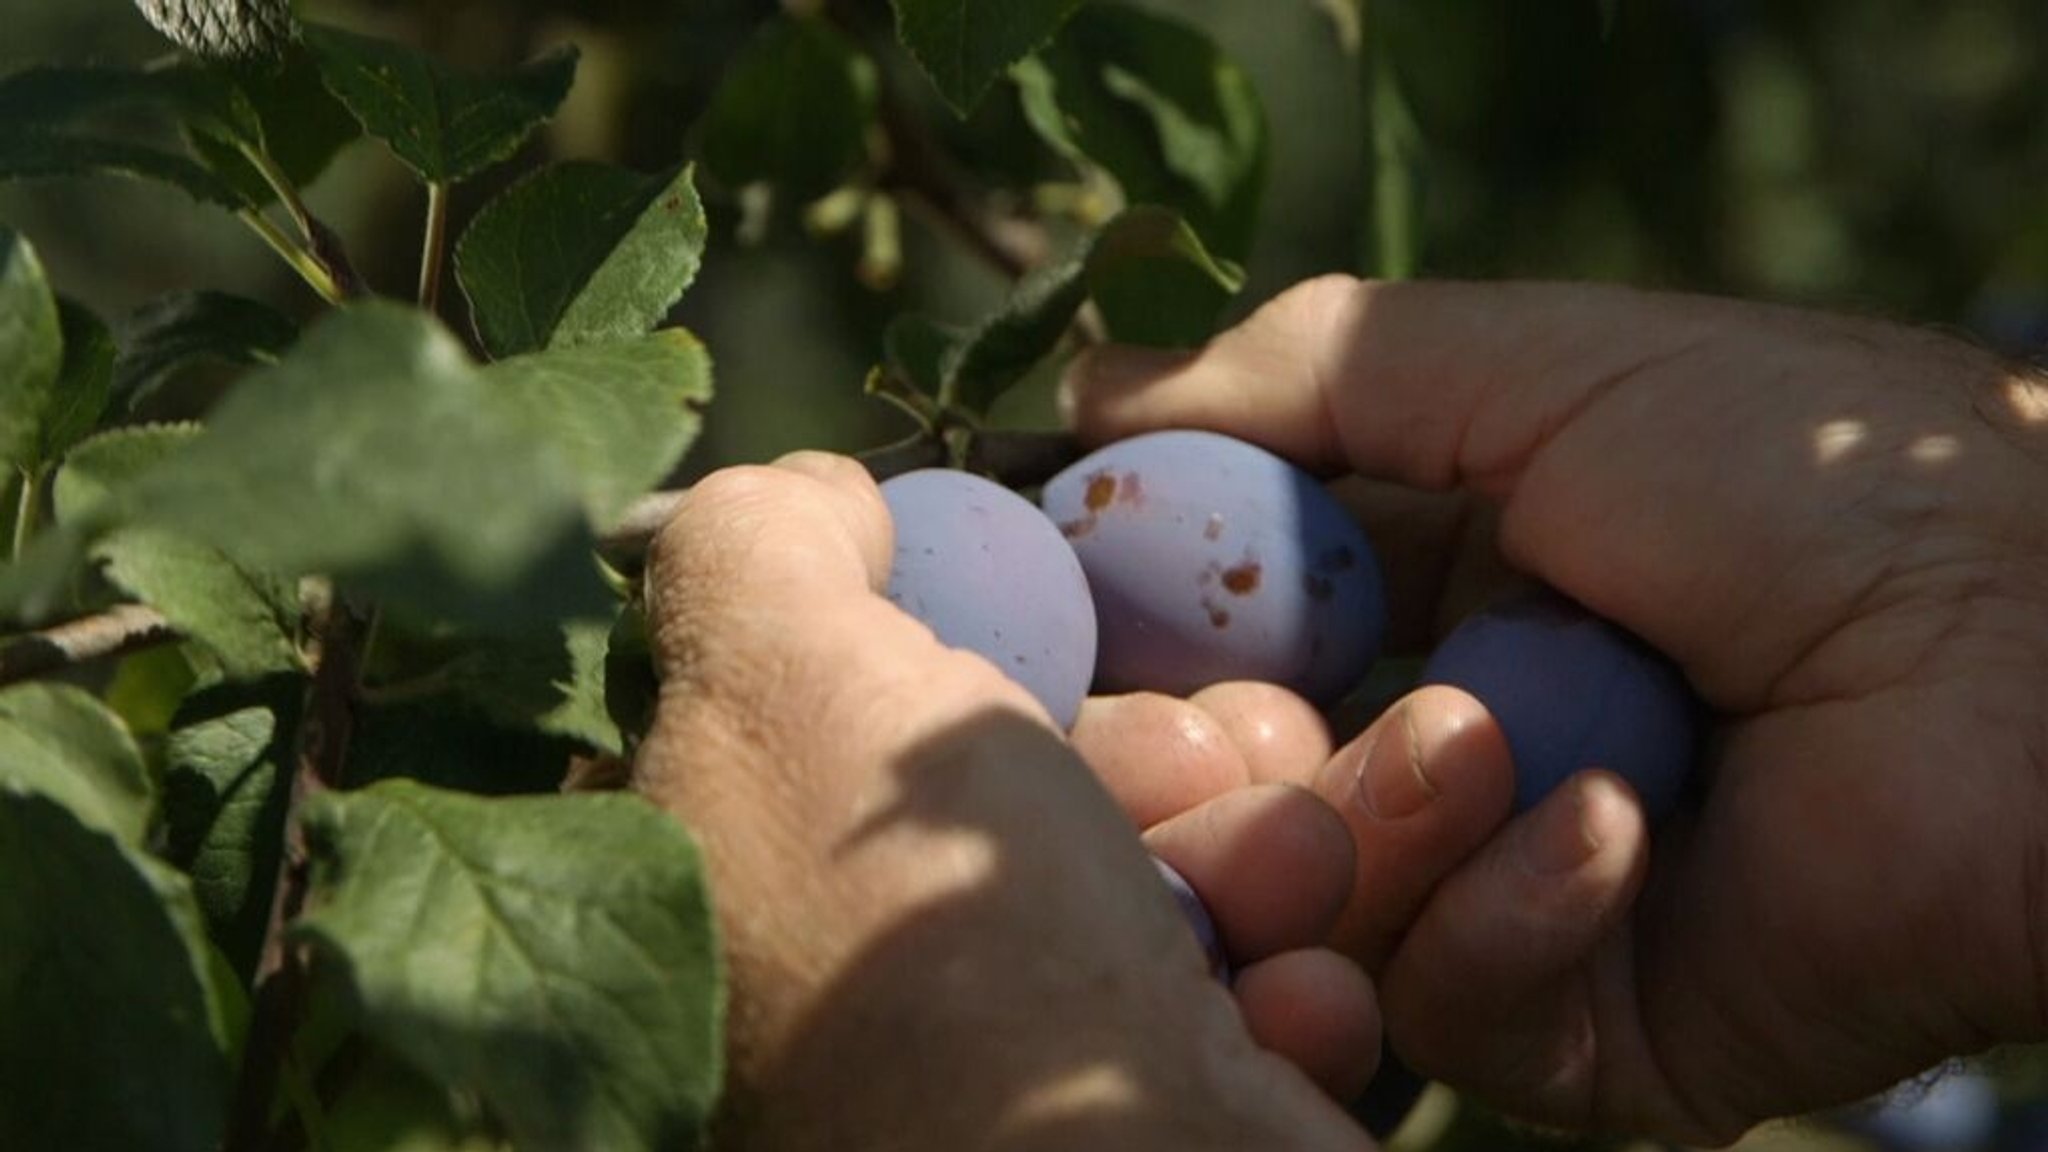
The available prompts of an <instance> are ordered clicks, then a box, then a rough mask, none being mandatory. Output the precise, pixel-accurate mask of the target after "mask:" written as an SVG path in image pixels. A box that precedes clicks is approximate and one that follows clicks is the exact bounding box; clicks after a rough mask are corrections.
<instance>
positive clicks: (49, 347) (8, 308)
mask: <svg viewBox="0 0 2048 1152" xmlns="http://www.w3.org/2000/svg"><path fill="white" fill-rule="evenodd" d="M63 369H64V332H63V326H62V324H61V321H60V319H59V317H58V313H57V298H56V296H54V295H52V294H51V292H50V285H49V282H48V281H47V280H46V279H45V278H44V276H43V264H42V261H41V260H39V259H37V258H36V252H35V249H34V248H32V247H30V246H29V243H28V241H27V240H25V239H23V238H22V237H21V235H20V234H19V233H16V232H14V231H12V230H11V229H7V228H4V227H0V464H4V465H6V466H8V467H13V468H25V467H30V466H32V465H34V464H35V463H37V457H38V455H39V454H38V452H37V447H38V445H39V444H40V443H41V442H42V438H43V428H44V424H45V423H46V421H47V418H48V415H49V412H50V410H51V408H53V407H54V406H55V405H56V402H57V384H58V379H59V377H60V376H61V374H62V372H63Z"/></svg>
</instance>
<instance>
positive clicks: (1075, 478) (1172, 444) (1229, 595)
mask: <svg viewBox="0 0 2048 1152" xmlns="http://www.w3.org/2000/svg"><path fill="white" fill-rule="evenodd" d="M1039 502H1040V504H1042V505H1043V506H1044V508H1045V511H1046V514H1047V515H1048V516H1050V517H1052V519H1053V520H1054V521H1055V522H1056V523H1058V524H1059V526H1060V530H1061V531H1062V532H1064V533H1065V534H1066V537H1067V540H1068V542H1069V543H1071V544H1072V545H1073V546H1074V553H1075V554H1076V555H1078V556H1079V557H1080V558H1081V567H1082V568H1083V569H1085V570H1086V572H1087V574H1088V587H1089V589H1090V591H1091V592H1092V593H1093V594H1094V597H1095V617H1096V620H1097V622H1098V626H1099V628H1100V632H1101V641H1100V649H1101V651H1100V655H1099V657H1098V659H1097V661H1096V668H1095V684H1096V687H1097V689H1098V690H1101V691H1108V692H1131V691H1139V690H1149V691H1154V692H1165V693H1170V694H1173V695H1186V694H1187V693H1191V692H1194V691H1196V690H1197V689H1200V688H1203V687H1206V686H1208V685H1210V684H1214V683H1217V682H1219V681H1224V680H1263V681H1267V682H1269V683H1273V684H1280V685H1284V686H1286V687H1288V688H1292V689H1293V690H1295V691H1296V692H1299V693H1301V694H1302V695H1303V696H1305V697H1307V698H1309V699H1310V700H1312V701H1315V702H1317V703H1321V704H1327V703H1329V702H1330V701H1332V700H1334V699H1335V698H1336V697H1337V696H1339V695H1341V694H1342V693H1343V692H1344V691H1345V690H1346V689H1347V688H1350V687H1351V686H1352V685H1353V684H1354V683H1355V682H1356V681H1357V680H1358V679H1359V677H1360V676H1361V675H1362V674H1363V673H1364V672H1365V670H1366V668H1367V666H1368V665H1370V664H1371V663H1372V661H1373V659H1374V657H1375V656H1377V655H1378V653H1379V646H1380V639H1381V637H1382V635H1383V634H1384V632H1385V630H1386V603H1385V596H1384V593H1383V590H1382V588H1381V584H1380V571H1379V562H1378V559H1377V558H1376V557H1375V556H1374V554H1373V549H1372V545H1371V544H1370V543H1369V542H1368V541H1367V540H1366V537H1365V533H1364V532H1363V531H1361V530H1360V529H1359V527H1358V525H1357V524H1356V523H1354V522H1353V521H1352V520H1351V518H1350V516H1349V515H1347V514H1346V513H1345V511H1344V508H1343V506H1342V505H1340V504H1338V503H1337V501H1336V499H1335V498H1333V497H1332V496H1331V495H1330V494H1329V493H1328V492H1327V491H1325V490H1324V489H1323V487H1322V485H1320V484H1318V483H1317V482H1316V480H1315V478H1314V477H1312V476H1310V475H1308V474H1307V473H1305V472H1303V471H1302V470H1301V469H1299V468H1296V467H1295V466H1294V465H1292V464H1290V463H1288V462H1287V461H1285V460H1283V459H1281V458H1280V457H1278V456H1275V455H1274V454H1272V453H1271V452H1268V451H1266V450H1265V449H1263V448H1259V447H1257V446H1255V445H1252V444H1247V443H1245V442H1244V441H1242V440H1236V439H1232V438H1231V437H1228V436H1223V435H1219V434H1217V433H1214V432H1195V431H1170V432H1153V433H1149V434H1146V435H1143V436H1135V437H1132V438H1131V439H1129V440H1123V441H1119V442H1117V443H1115V444H1111V445H1109V446H1107V447H1105V448H1102V449H1100V450H1098V451H1096V452H1094V453H1092V454H1090V455H1088V456H1086V457H1084V458H1082V459H1081V460H1080V461H1078V462H1076V463H1075V464H1073V465H1071V466H1070V467H1068V468H1067V469H1066V470H1065V471H1063V472H1061V473H1060V474H1059V475H1057V476H1055V477H1053V478H1052V480H1051V481H1049V482H1048V483H1047V484H1046V485H1045V489H1044V492H1043V494H1042V496H1041V497H1040V501H1039Z"/></svg>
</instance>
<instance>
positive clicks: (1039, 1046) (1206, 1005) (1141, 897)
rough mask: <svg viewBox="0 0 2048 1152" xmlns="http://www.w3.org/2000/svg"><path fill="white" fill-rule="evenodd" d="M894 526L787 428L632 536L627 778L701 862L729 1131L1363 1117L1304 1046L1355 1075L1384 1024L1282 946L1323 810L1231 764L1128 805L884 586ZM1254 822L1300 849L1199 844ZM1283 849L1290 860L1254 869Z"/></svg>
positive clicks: (1271, 1126)
mask: <svg viewBox="0 0 2048 1152" xmlns="http://www.w3.org/2000/svg"><path fill="white" fill-rule="evenodd" d="M889 555H890V525H889V520H888V513H887V510H886V508H885V506H884V505H883V503H882V501H881V498H880V496H879V494H878V492H877V491H876V489H875V486H874V484H873V483H872V482H871V481H870V480H869V479H868V478H867V476H866V474H865V473H864V472H863V471H861V469H860V468H859V467H858V466H857V465H855V464H853V463H852V462H851V461H847V460H844V459H842V458H838V457H827V456H822V455H817V454H799V455H797V456H794V457H791V458H788V459H786V460H784V461H782V462H780V464H779V465H778V466H775V467H767V468H748V469H734V470H728V471H726V472H722V473H718V474H716V475H714V476H712V477H710V478H708V479H707V480H705V481H704V482H702V483H700V484H699V485H698V486H696V487H695V488H694V489H693V490H692V491H691V492H690V494H689V495H688V496H687V497H686V498H685V499H684V501H683V502H682V505H681V507H680V509H679V511H678V512H677V514H676V516H675V518H674V519H673V520H672V521H671V523H670V524H669V526H668V527H667V528H666V529H665V530H664V531H663V532H662V533H661V534H660V536H659V537H658V539H657V541H656V543H655V546H654V549H653V551H652V553H651V556H650V567H649V574H648V593H649V612H650V623H651V629H652V638H653V644H654V650H655V657H656V662H657V671H658V672H659V674H660V676H661V680H662V691H661V698H660V704H659V709H658V713H657V719H656V723H655V726H654V730H653V732H652V733H651V734H650V735H649V737H648V739H647V741H646V742H645V743H644V745H643V747H642V749H641V751H640V754H639V757H638V760H637V763H636V765H635V783H636V786H637V787H638V788H639V789H640V790H641V791H642V792H644V793H645V794H646V795H648V796H649V797H650V798H652V799H654V800H655V801H656V802H658V803H660V804H662V805H663V806H665V807H667V808H668V809H669V810H671V811H673V812H675V813H676V814H677V815H678V816H680V817H681V818H682V819H684V820H685V821H686V822H688V823H689V825H690V826H691V828H692V829H693V830H694V831H695V833H696V835H697V837H698V839H699V841H700V843H701V844H702V846H703V850H704V854H705V860H706V865H707V867H708V869H709V870H710V874H711V879H712V892H713V893H714V898H715V899H716V901H717V903H718V908H719V912H720V917H719V919H720V924H721V928H722V933H723V945H724V951H725V954H726V956H727V960H728V988H729V990H730V1005H729V1009H728V1020H727V1034H728V1040H729V1045H728V1046H729V1053H730V1057H731V1061H732V1068H731V1075H730V1076H729V1078H728V1079H729V1084H730V1085H731V1087H730V1089H729V1092H728V1098H727V1106H726V1111H725V1115H724V1118H723V1125H724V1129H725V1131H724V1137H725V1139H727V1140H729V1141H731V1142H732V1143H734V1144H736V1145H738V1146H762V1147H774V1148H778V1149H784V1148H805V1147H812V1146H818V1147H832V1148H834V1149H844V1148H848V1147H853V1148H858V1147H863V1146H870V1147H873V1146H889V1147H901V1148H927V1147H949V1148H950V1147H962V1148H966V1147H999V1148H1005V1149H1008V1148H1019V1149H1022V1148H1035V1147H1041V1146H1043V1147H1059V1148H1086V1147H1116V1148H1147V1147H1154V1146H1159V1147H1164V1146H1166V1145H1167V1144H1169V1143H1170V1144H1171V1145H1173V1146H1175V1147H1181V1146H1193V1147H1218V1148H1223V1147H1249V1146H1259V1147H1268V1146H1270V1147H1288V1148H1294V1147H1299V1148H1325V1147H1328V1148H1338V1147H1342V1148H1358V1147H1361V1146H1363V1145H1364V1144H1365V1143H1366V1141H1365V1139H1364V1137H1363V1136H1362V1135H1361V1134H1360V1133H1359V1132H1358V1131H1357V1129H1356V1128H1355V1127H1354V1126H1352V1125H1351V1124H1350V1123H1349V1121H1348V1120H1347V1119H1346V1118H1345V1117H1344V1116H1343V1114H1342V1113H1341V1112H1340V1111H1339V1110H1337V1109H1336V1108H1335V1107H1334V1106H1332V1104H1331V1103H1330V1101H1329V1099H1328V1098H1327V1096H1326V1095H1325V1094H1324V1093H1322V1092H1320V1091H1318V1090H1317V1089H1316V1087H1315V1085H1314V1084H1312V1082H1311V1081H1310V1079H1309V1078H1308V1077H1306V1076H1304V1075H1302V1072H1301V1070H1300V1069H1301V1068H1307V1069H1309V1070H1310V1071H1311V1072H1312V1073H1314V1074H1316V1075H1318V1076H1319V1077H1330V1076H1335V1077H1338V1078H1340V1080H1341V1079H1342V1078H1344V1077H1349V1078H1350V1079H1351V1080H1355V1079H1357V1078H1358V1076H1359V1073H1358V1068H1359V1064H1360V1055H1361V1053H1365V1052H1370V1051H1371V1049H1372V1042H1373V1037H1374V1036H1375V1035H1376V1022H1375V1021H1374V1019H1373V1017H1372V1015H1371V1013H1372V1007H1371V1001H1370V989H1369V987H1368V986H1367V985H1366V984H1365V983H1364V980H1363V977H1362V976H1361V975H1360V974H1359V973H1358V971H1357V969H1356V968H1355V967H1352V966H1350V965H1348V964H1347V963H1345V962H1342V961H1340V960H1338V959H1337V958H1336V957H1334V955H1332V954H1330V953H1328V952H1320V951H1317V950H1315V949H1312V948H1310V949H1304V948H1303V947H1302V946H1303V945H1305V944H1311V943H1313V942H1314V941H1315V940H1316V939H1318V938H1320V937H1321V936H1322V935H1323V934H1325V933H1326V932H1327V930H1328V928H1329V925H1330V922H1331V920H1332V919H1333V918H1334V916H1335V914H1336V912H1337V911H1338V910H1339V908H1340V907H1341V905H1342V903H1343V901H1344V896H1345V893H1346V892H1347V891H1348V888H1349V884H1350V875H1351V866H1350V858H1349V851H1350V846H1349V838H1348V836H1346V835H1345V833H1344V830H1343V828H1342V826H1341V822H1340V821H1339V820H1338V819H1337V817H1335V816H1334V815H1333V814H1332V813H1331V812H1330V811H1329V810H1328V809H1327V807H1326V806H1324V805H1322V804H1321V803H1320V802H1319V801H1316V800H1314V799H1313V798H1312V797H1310V796H1308V794H1307V793H1305V792H1301V791H1299V790H1293V791H1289V790H1284V789H1282V790H1277V791H1276V790H1271V789H1268V790H1254V789H1238V790H1235V791H1234V792H1233V794H1232V796H1231V797H1229V798H1226V799H1222V800H1218V801H1216V802H1215V803H1214V804H1212V805H1206V806H1200V807H1197V806H1195V805H1190V804H1180V803H1178V802H1176V804H1175V806H1174V808H1173V811H1174V812H1177V813H1180V814H1181V815H1182V817H1183V818H1182V819H1179V820H1176V819H1168V818H1166V817H1167V816H1168V815H1169V813H1166V812H1161V814H1160V816H1159V818H1158V820H1154V819H1150V818H1147V819H1144V820H1142V821H1138V822H1134V821H1133V819H1132V817H1131V816H1130V815H1127V814H1126V813H1125V812H1122V811H1120V810H1119V809H1118V807H1117V805H1116V803H1115V802H1114V801H1113V800H1112V799H1111V796H1110V795H1109V793H1108V792H1107V791H1106V790H1105V789H1104V788H1103V786H1102V784H1101V782H1099V781H1098V780H1097V779H1096V778H1095V777H1094V776H1093V775H1091V774H1090V773H1089V772H1088V771H1087V769H1086V766H1085V765H1084V764H1083V762H1082V759H1081V758H1080V756H1078V755H1077V754H1076V752H1075V750H1074V748H1073V747H1071V746H1069V745H1068V744H1067V743H1066V742H1065V741H1064V740H1062V739H1061V738H1060V735H1059V734H1058V733H1057V732H1056V731H1055V730H1054V729H1053V728H1052V726H1051V723H1050V720H1049V718H1048V717H1047V716H1046V715H1045V713H1044V712H1043V710H1042V709H1041V708H1040V707H1039V705H1038V704H1037V703H1036V702H1035V701H1033V700H1032V699H1031V697H1030V696H1029V695H1028V694H1027V693H1026V692H1025V691H1024V690H1023V689H1022V688H1020V687H1018V686H1017V685H1016V684H1014V683H1013V682H1011V681H1010V680H1008V679H1006V678H1005V677H1003V676H1002V675H1001V674H1000V673H999V672H998V671H996V669H995V668H994V667H993V666H992V665H990V664H988V663H987V662H986V661H983V660H981V659H979V658H978V657H974V656H971V655H969V654H966V653H963V652H960V651H956V650H952V649H948V648H945V647H943V646H942V645H940V644H939V643H938V642H937V641H936V640H935V639H934V638H933V636H932V635H931V633H930V631H929V630H927V629H925V628H924V627H923V626H922V625H919V624H917V623H916V622H915V621H913V620H912V619H910V618H909V617H908V616H905V615H904V614H902V613H901V612H900V611H898V610H897V609H896V608H895V607H894V606H892V605H891V604H889V603H888V602H887V601H886V600H885V599H883V598H882V597H881V596H879V595H878V594H877V590H878V589H879V588H880V587H881V586H882V585H883V584H884V583H885V582H886V580H887V571H888V562H889ZM1098 711H1099V710H1098ZM1081 739H1082V741H1083V742H1084V743H1085V744H1086V745H1087V746H1088V747H1090V748H1092V749H1094V750H1095V752H1096V753H1097V754H1099V755H1101V756H1103V757H1105V758H1108V759H1111V760H1113V759H1114V758H1115V757H1117V756H1120V755H1126V754H1130V753H1133V752H1135V751H1137V750H1138V749H1140V748H1141V746H1144V745H1146V744H1147V743H1148V740H1147V738H1146V736H1145V732H1144V730H1143V724H1142V723H1127V722H1122V721H1118V720H1117V719H1116V718H1115V717H1113V716H1112V717H1109V718H1108V719H1106V720H1105V719H1104V718H1102V717H1101V716H1100V715H1097V716H1096V718H1095V720H1093V721H1091V722H1090V723H1089V724H1088V725H1087V734H1086V735H1085V736H1083V737H1082V738H1081ZM1256 743H1257V741H1255V740H1251V739H1250V738H1247V740H1246V742H1245V747H1247V748H1251V747H1253V746H1254V745H1255V744H1256ZM1221 751H1222V750H1220V749H1218V748H1215V747H1211V748H1210V750H1209V752H1208V753H1207V755H1209V756H1210V757H1211V758H1212V759H1214V758H1217V757H1218V756H1220V753H1221ZM1231 754H1232V755H1239V756H1240V758H1242V754H1241V753H1238V752H1236V751H1234V750H1232V751H1231ZM1197 759H1200V758H1199V757H1198V758H1197ZM1294 759H1295V762H1297V763H1298V762H1300V761H1301V760H1302V759H1303V758H1302V757H1299V756H1297V757H1295V758H1294ZM1190 809H1193V811H1191V810H1190ZM1194 811H1206V815H1204V816H1201V817H1200V818H1199V820H1197V819H1196V818H1195V816H1194ZM1134 823H1142V824H1153V823H1159V825H1160V826H1159V827H1158V828H1156V829H1154V831H1153V833H1152V836H1151V844H1152V847H1153V848H1154V850H1155V851H1157V852H1158V853H1159V855H1160V856H1161V857H1163V858H1165V859H1167V860H1168V861H1169V862H1170V863H1172V864H1174V865H1175V867H1176V868H1178V869H1180V870H1181V871H1182V872H1183V873H1184V874H1186V875H1188V876H1189V877H1190V878H1191V879H1193V880H1194V881H1195V883H1196V884H1197V885H1198V886H1200V887H1202V888H1203V889H1204V895H1205V896H1206V897H1208V899H1209V902H1210V904H1211V906H1212V910H1213V911H1214V912H1215V914H1216V917H1217V920H1218V921H1219V925H1220V927H1221V929H1222V931H1223V933H1224V935H1225V937H1226V939H1228V940H1229V941H1230V942H1231V943H1232V945H1233V947H1234V948H1236V949H1237V950H1238V952H1239V958H1240V959H1241V960H1242V961H1244V962H1245V967H1244V969H1243V973H1244V981H1243V982H1241V984H1240V992H1239V995H1238V998H1237V999H1236V1000H1233V998H1232V996H1231V995H1230V993H1229V992H1227V991H1226V990H1225V989H1223V988H1222V987H1221V986H1220V985H1218V984H1217V983H1216V982H1215V981H1214V980H1213V979H1211V978H1210V976H1209V974H1208V972H1207V970H1206V968H1205V966H1204V963H1203V960H1202V958H1201V956H1200V955H1199V952H1198V951H1197V949H1196V948H1195V946H1194V944H1193V941H1192V938H1191V936H1190V934H1189V932H1188V930H1187V928H1186V926H1185V925H1184V924H1183V923H1182V922H1181V920H1180V914H1179V913H1178V911H1177V910H1176V909H1175V908H1174V906H1173V904H1172V902H1171V901H1170V900H1169V898H1168V897H1167V895H1166V893H1165V891H1164V889H1163V887H1162V885H1161V883H1160V880H1159V877H1158V876H1157V874H1156V873H1155V871H1154V869H1153V867H1152V866H1151V864H1150V863H1149V862H1148V861H1147V860H1146V856H1145V851H1144V847H1143V846H1142V844H1141V841H1140V839H1139V837H1138V836H1137V835H1136V834H1135V833H1136V828H1135V827H1134ZM1274 837H1278V839H1279V841H1280V842H1282V843H1283V844H1285V843H1290V842H1291V843H1294V844H1295V847H1296V848H1297V849H1298V850H1297V851H1293V852H1288V851H1279V852H1276V853H1273V854H1270V855H1269V856H1267V857H1266V858H1265V859H1267V860H1269V861H1271V862H1272V863H1259V862H1256V861H1254V862H1251V863H1249V864H1247V865H1246V870H1245V871H1243V872H1241V873H1231V872H1229V871H1228V870H1227V869H1224V868H1222V867H1220V865H1222V864H1226V863H1230V862H1233V861H1237V860H1238V859H1239V856H1238V854H1237V851H1236V850H1237V848H1238V847H1239V846H1241V845H1242V844H1244V843H1246V842H1247V841H1253V840H1257V841H1268V840H1271V839H1273V838H1274ZM1275 865H1278V866H1283V867H1288V868H1290V869H1292V870H1294V871H1295V872H1296V873H1297V874H1302V875H1305V876H1306V877H1307V878H1308V881H1309V882H1307V883H1304V884H1302V885H1300V886H1299V888H1298V889H1297V890H1296V892H1295V893H1294V895H1293V896H1292V897H1291V898H1289V899H1279V900H1273V901H1265V902H1260V901H1256V900H1247V899H1246V898H1245V896H1244V894H1245V893H1246V892H1248V891H1253V892H1255V891H1256V890H1257V889H1259V888H1260V887H1261V886H1264V887H1267V888H1270V887H1272V886H1273V885H1274V883H1275V876H1276V873H1275V871H1274V867H1275ZM1259 973H1263V975H1259ZM1304 1006H1306V1007H1308V1008H1310V1009H1313V1010H1312V1011H1309V1012H1304V1011H1303V1009H1304ZM1333 1021H1334V1022H1335V1024H1336V1025H1337V1027H1336V1028H1335V1029H1334V1030H1333V1029H1332V1028H1331V1024H1332V1022H1333ZM1262 1043H1263V1044H1265V1045H1266V1048H1261V1046H1260V1045H1261V1044H1262ZM1267 1049H1272V1050H1271V1051H1269V1050H1267ZM1276 1052H1277V1053H1279V1054H1277V1055H1276V1054H1275V1053H1276ZM1365 1061H1366V1065H1367V1070H1369V1061H1370V1056H1366V1057H1365ZM1336 1086H1338V1085H1334V1084H1333V1087H1336Z"/></svg>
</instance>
